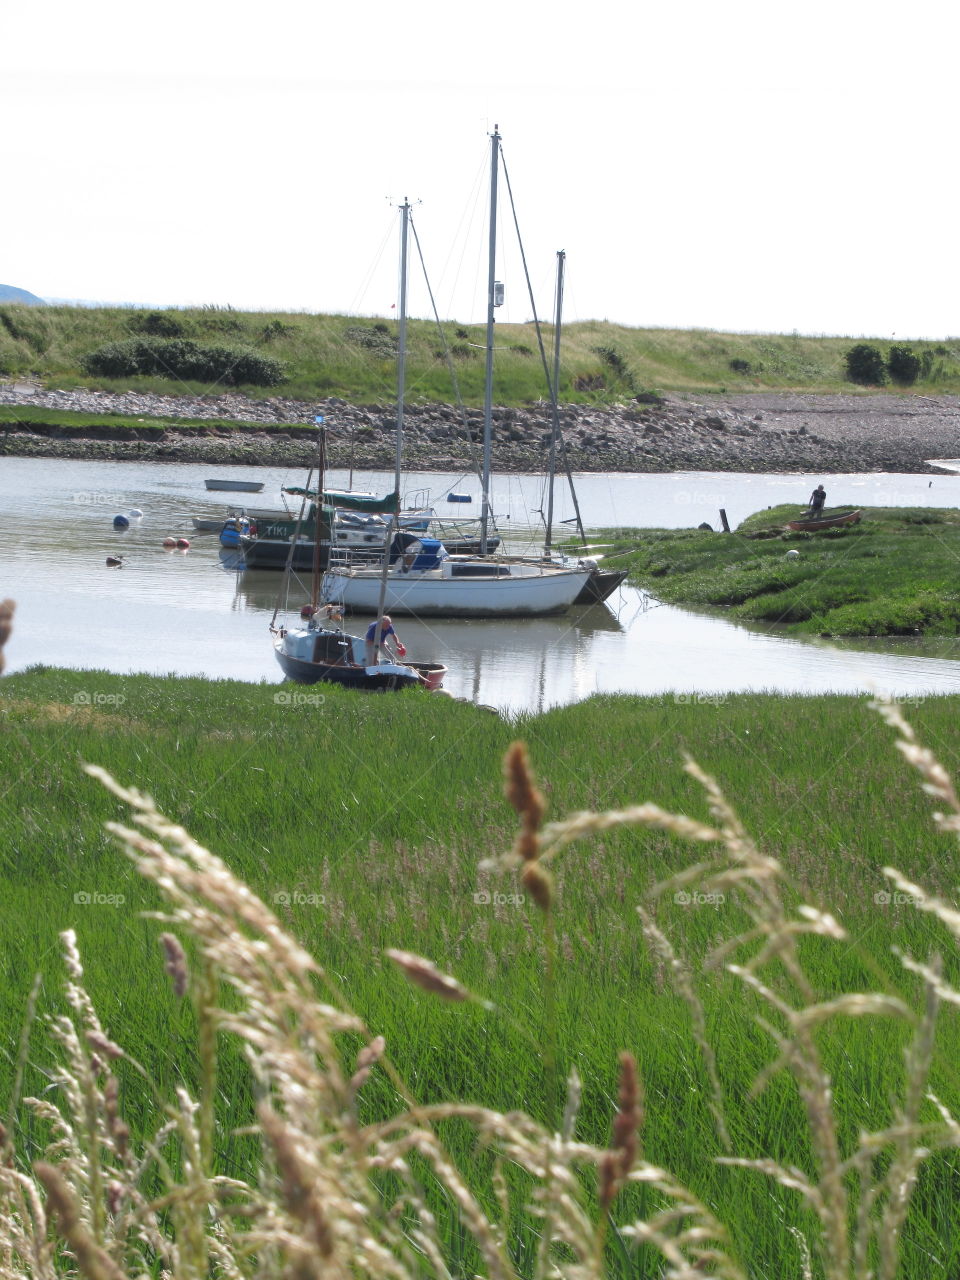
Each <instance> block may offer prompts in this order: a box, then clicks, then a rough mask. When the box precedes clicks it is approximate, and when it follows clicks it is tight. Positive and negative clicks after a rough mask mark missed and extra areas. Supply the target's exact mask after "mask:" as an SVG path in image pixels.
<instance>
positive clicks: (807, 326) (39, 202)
mask: <svg viewBox="0 0 960 1280" xmlns="http://www.w3.org/2000/svg"><path fill="white" fill-rule="evenodd" d="M958 14H960V9H958V6H957V5H956V4H955V3H949V4H948V3H945V2H944V3H930V2H929V0H921V2H920V3H917V4H914V5H912V6H910V5H904V4H903V3H902V2H898V3H897V4H892V3H889V2H888V0H872V2H871V3H864V2H862V0H832V2H826V0H807V2H806V3H803V4H798V3H794V4H784V3H782V2H781V3H777V2H776V0H762V2H761V0H728V3H725V4H719V3H717V2H716V0H711V3H705V2H704V0H674V3H672V4H663V3H660V4H657V5H656V6H654V5H645V4H635V3H632V2H631V0H616V2H614V0H593V3H582V4H580V5H577V6H576V7H568V6H566V5H557V6H550V5H534V4H532V3H531V2H530V0H513V3H506V2H505V0H490V2H489V3H488V4H486V5H479V4H478V5H470V6H466V5H457V4H453V3H450V2H449V0H446V2H444V3H439V2H438V0H411V2H410V3H407V4H401V3H398V2H396V0H391V2H389V3H387V2H385V0H360V2H359V3H356V2H355V3H350V0H336V3H331V2H330V0H313V2H312V3H307V0H273V2H272V3H266V2H264V0H261V2H260V3H258V4H252V3H250V2H249V0H231V3H229V4H228V3H226V2H225V0H164V2H163V3H162V4H151V5H135V4H131V3H130V2H129V0H84V2H83V3H79V4H78V3H76V0H69V3H67V2H66V0H49V3H44V4H37V5H31V4H28V3H26V2H25V0H23V2H21V3H19V4H16V5H10V6H8V7H7V11H6V13H5V16H4V21H3V38H4V46H5V48H4V52H3V55H2V64H3V67H4V70H3V71H2V73H0V112H2V119H3V120H4V122H5V129H4V139H3V142H2V144H0V156H2V159H3V173H4V175H5V182H4V183H3V186H4V198H3V200H2V202H0V281H2V282H3V283H5V284H11V285H16V286H19V287H20V288H25V289H29V290H30V291H31V292H33V293H37V294H39V295H40V296H42V297H56V298H75V299H91V300H100V301H117V302H137V303H146V304H150V305H190V304H210V303H216V304H219V305H231V306H234V307H238V308H244V309H277V310H291V311H298V310H305V311H315V312H351V313H358V314H365V315H373V314H383V315H388V314H390V313H391V312H390V307H391V303H394V302H395V301H396V293H397V284H396V278H397V265H396V264H397V223H398V216H397V214H396V211H395V209H394V208H393V207H392V205H391V201H393V202H394V204H395V203H396V202H398V201H399V200H400V199H402V198H403V196H404V195H407V196H409V198H410V199H411V201H418V202H420V203H418V204H417V205H416V209H415V213H414V219H415V224H416V228H417V231H418V234H419V237H420V241H421V244H422V247H423V252H424V256H425V259H426V263H427V269H428V272H429V276H430V280H431V283H432V285H433V288H434V292H435V294H436V296H437V300H438V305H439V309H440V311H441V314H442V316H443V317H444V318H456V319H458V320H460V321H462V322H476V321H479V320H482V318H483V316H484V312H485V254H486V243H485V239H484V237H485V231H484V229H483V221H484V219H485V216H486V208H485V204H486V198H487V197H486V191H487V164H488V155H489V144H488V134H489V132H490V131H491V130H492V127H493V124H494V122H498V123H499V126H500V132H501V134H502V136H503V148H504V156H505V160H506V164H507V168H508V171H509V175H510V180H511V183H512V185H513V191H514V197H515V200H516V204H517V216H518V220H519V224H520V231H521V235H522V236H523V241H524V248H525V250H526V254H527V259H528V263H529V267H530V273H531V276H532V279H533V283H534V289H535V296H536V301H537V310H538V312H539V313H540V314H541V316H542V317H544V318H549V315H550V313H551V311H552V307H553V275H554V270H555V255H556V251H557V250H558V249H564V250H565V251H566V253H567V286H566V293H565V307H564V319H565V321H567V322H572V321H574V320H586V319H607V320H612V321H616V322H619V323H623V324H628V325H637V326H662V327H682V328H692V327H703V328H711V329H722V330H737V331H749V330H756V331H776V332H791V331H793V330H797V331H799V332H801V333H836V334H850V335H860V334H869V335H872V336H876V337H881V338H887V337H889V336H891V335H892V334H896V335H897V336H899V337H920V336H927V337H944V336H947V335H948V334H957V333H960V315H958V307H960V298H958V292H960V291H958V283H960V282H958V266H957V251H956V225H957V217H956V213H955V205H956V202H957V185H958V183H957V178H956V176H955V173H956V167H957V166H956V153H957V150H958V135H957V123H956V122H957V111H956V104H955V96H956V69H955V64H956V52H957V48H958V40H957V36H958V27H960V17H958ZM511 239H512V237H511ZM504 243H505V244H506V243H507V239H506V236H505V237H504ZM515 259H516V254H515V251H514V253H513V261H511V258H510V255H509V254H507V256H506V257H505V259H504V262H503V264H502V266H501V267H500V268H499V269H498V275H500V276H501V277H502V278H503V279H504V280H505V283H506V285H507V299H508V301H507V306H506V307H505V308H504V309H503V311H502V312H501V313H500V317H501V319H503V320H508V321H510V320H518V321H519V320H524V319H527V318H529V314H530V307H529V304H528V302H527V299H526V293H525V286H524V284H523V280H522V277H520V276H519V275H517V273H516V267H515ZM410 306H411V311H412V312H413V313H414V314H427V311H426V302H425V300H424V298H423V288H422V286H421V285H419V284H418V283H417V282H416V281H412V283H411V294H410Z"/></svg>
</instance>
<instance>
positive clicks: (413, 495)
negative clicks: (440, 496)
mask: <svg viewBox="0 0 960 1280" xmlns="http://www.w3.org/2000/svg"><path fill="white" fill-rule="evenodd" d="M429 506H430V490H429V489H412V490H410V491H409V492H407V493H405V494H404V495H403V497H402V498H401V499H400V514H401V515H402V514H403V513H404V512H406V511H423V510H424V509H425V508H427V507H429Z"/></svg>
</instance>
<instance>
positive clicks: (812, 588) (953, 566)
mask: <svg viewBox="0 0 960 1280" xmlns="http://www.w3.org/2000/svg"><path fill="white" fill-rule="evenodd" d="M827 514H830V512H829V511H828V513H827ZM799 515H800V512H799V510H798V508H797V507H796V506H782V507H774V508H771V509H770V510H768V511H761V512H758V513H757V514H755V515H752V516H750V517H749V518H748V519H747V520H745V521H744V522H743V523H742V524H741V525H740V526H739V528H738V529H737V530H736V531H735V532H734V533H733V534H717V533H710V532H706V531H701V530H697V529H682V530H667V529H662V530H656V529H655V530H647V529H637V530H633V531H624V532H623V533H621V534H620V535H619V538H618V542H617V543H616V545H615V546H614V548H613V551H614V552H616V553H617V554H616V560H615V561H614V562H613V563H616V564H617V565H619V566H620V567H627V568H629V571H630V581H631V582H633V583H635V584H636V585H638V586H642V587H644V588H646V589H647V590H648V591H650V592H651V593H652V594H653V595H654V596H656V597H657V599H659V600H664V601H667V602H668V603H670V604H681V605H691V606H698V605H718V606H723V607H724V608H726V609H728V610H729V612H730V615H731V616H732V617H735V618H742V619H744V620H750V621H759V622H769V623H775V624H777V625H778V626H785V627H789V628H790V629H791V630H793V631H796V632H801V633H805V634H812V635H824V636H831V635H833V636H913V635H932V636H954V635H957V634H958V630H960V589H958V586H957V562H958V557H960V512H956V511H952V510H932V509H928V508H910V507H867V508H864V513H863V519H862V521H861V522H860V523H859V524H856V525H850V526H841V527H838V528H833V529H827V530H824V531H822V532H818V533H796V532H792V531H790V530H786V529H784V527H783V526H784V525H785V523H786V521H787V520H793V519H796V518H797V517H798V516H799ZM791 550H792V551H796V552H797V553H798V554H797V555H796V556H788V555H787V552H788V551H791Z"/></svg>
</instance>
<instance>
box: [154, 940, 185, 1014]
mask: <svg viewBox="0 0 960 1280" xmlns="http://www.w3.org/2000/svg"><path fill="white" fill-rule="evenodd" d="M160 945H161V947H163V958H164V965H163V967H164V969H166V971H167V973H168V974H169V975H170V980H171V981H172V983H173V994H174V995H175V996H176V997H177V999H178V1000H182V999H183V997H184V996H185V995H186V994H187V982H188V980H189V977H190V974H189V970H188V969H187V957H186V953H185V952H184V949H183V947H182V946H181V945H180V939H179V938H178V937H177V936H176V935H175V934H172V933H161V935H160Z"/></svg>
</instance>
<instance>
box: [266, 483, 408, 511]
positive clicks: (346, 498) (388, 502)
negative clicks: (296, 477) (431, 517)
mask: <svg viewBox="0 0 960 1280" xmlns="http://www.w3.org/2000/svg"><path fill="white" fill-rule="evenodd" d="M283 492H284V493H292V494H295V495H296V496H297V497H298V498H302V497H307V498H313V499H316V496H317V491H316V489H288V488H286V487H285V488H284V490H283ZM323 501H324V503H325V505H326V506H328V507H333V508H339V510H341V511H360V512H363V513H365V514H366V515H368V516H384V515H392V514H393V513H394V512H395V511H396V510H397V509H398V507H399V506H400V495H399V493H388V494H387V496H386V497H385V498H361V497H358V496H357V494H355V493H343V492H341V491H340V490H338V489H324V491H323Z"/></svg>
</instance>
